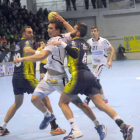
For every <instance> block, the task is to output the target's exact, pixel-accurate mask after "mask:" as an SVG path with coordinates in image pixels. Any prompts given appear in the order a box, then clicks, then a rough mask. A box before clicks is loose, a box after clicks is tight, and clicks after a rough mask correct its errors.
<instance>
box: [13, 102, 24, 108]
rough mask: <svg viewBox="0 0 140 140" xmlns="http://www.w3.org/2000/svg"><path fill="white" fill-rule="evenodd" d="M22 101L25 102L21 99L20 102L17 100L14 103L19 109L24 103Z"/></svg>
mask: <svg viewBox="0 0 140 140" xmlns="http://www.w3.org/2000/svg"><path fill="white" fill-rule="evenodd" d="M22 103H23V102H22V101H20V102H15V103H14V106H15V108H16V109H18V108H19V107H20V106H21V105H22Z"/></svg>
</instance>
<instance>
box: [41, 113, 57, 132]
mask: <svg viewBox="0 0 140 140" xmlns="http://www.w3.org/2000/svg"><path fill="white" fill-rule="evenodd" d="M54 119H55V117H54V115H53V114H52V115H51V116H50V117H46V116H45V117H44V120H43V121H42V122H41V124H40V127H39V129H42V130H43V129H45V128H46V127H47V126H48V125H49V123H50V122H51V121H53V120H54Z"/></svg>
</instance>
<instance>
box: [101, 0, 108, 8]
mask: <svg viewBox="0 0 140 140" xmlns="http://www.w3.org/2000/svg"><path fill="white" fill-rule="evenodd" d="M102 4H103V6H104V8H107V5H106V0H102Z"/></svg>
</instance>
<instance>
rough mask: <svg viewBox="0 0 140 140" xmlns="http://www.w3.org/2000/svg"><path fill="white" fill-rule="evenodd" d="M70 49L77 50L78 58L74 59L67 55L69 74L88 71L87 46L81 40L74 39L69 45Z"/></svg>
mask: <svg viewBox="0 0 140 140" xmlns="http://www.w3.org/2000/svg"><path fill="white" fill-rule="evenodd" d="M69 46H70V47H71V48H75V49H77V50H78V58H76V59H74V58H72V57H71V56H70V55H68V68H69V72H70V73H72V72H78V71H80V70H84V69H85V70H89V68H88V67H87V52H88V51H89V48H90V46H89V44H88V43H87V42H86V41H85V40H84V39H83V38H79V37H78V38H74V39H73V40H72V41H71V42H70V45H69Z"/></svg>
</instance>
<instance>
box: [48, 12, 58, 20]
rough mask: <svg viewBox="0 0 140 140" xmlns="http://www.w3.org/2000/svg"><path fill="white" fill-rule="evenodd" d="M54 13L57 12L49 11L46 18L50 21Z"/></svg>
mask: <svg viewBox="0 0 140 140" xmlns="http://www.w3.org/2000/svg"><path fill="white" fill-rule="evenodd" d="M56 14H57V12H50V13H49V15H48V20H49V21H50V20H52V19H54V17H53V15H56Z"/></svg>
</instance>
